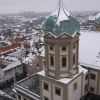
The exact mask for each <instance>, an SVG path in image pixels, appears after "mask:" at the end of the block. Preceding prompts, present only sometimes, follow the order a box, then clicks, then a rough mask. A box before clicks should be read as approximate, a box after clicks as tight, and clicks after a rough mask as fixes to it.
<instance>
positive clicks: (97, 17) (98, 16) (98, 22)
mask: <svg viewBox="0 0 100 100" xmlns="http://www.w3.org/2000/svg"><path fill="white" fill-rule="evenodd" d="M95 22H96V24H100V13H98V14H97V15H96V19H95Z"/></svg>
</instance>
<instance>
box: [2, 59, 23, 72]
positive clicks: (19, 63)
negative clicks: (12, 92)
mask: <svg viewBox="0 0 100 100" xmlns="http://www.w3.org/2000/svg"><path fill="white" fill-rule="evenodd" d="M21 64H22V63H21V61H19V60H18V61H16V62H12V63H11V64H9V65H8V66H7V67H5V68H4V69H2V70H3V71H6V70H10V69H12V68H15V67H17V66H19V65H21Z"/></svg>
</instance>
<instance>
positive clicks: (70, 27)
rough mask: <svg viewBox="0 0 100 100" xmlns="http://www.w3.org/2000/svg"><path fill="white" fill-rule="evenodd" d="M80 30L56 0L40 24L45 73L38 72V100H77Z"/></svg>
mask: <svg viewBox="0 0 100 100" xmlns="http://www.w3.org/2000/svg"><path fill="white" fill-rule="evenodd" d="M79 31H80V25H79V22H78V21H77V20H76V19H75V18H74V17H73V16H72V15H71V14H70V13H69V12H68V11H67V10H66V8H65V7H64V5H63V2H62V1H61V0H59V3H58V5H57V7H56V9H55V11H54V12H53V13H51V14H50V15H49V16H48V17H47V18H46V20H45V22H44V25H43V32H44V43H45V64H46V65H45V67H46V70H45V71H41V72H39V73H38V74H39V79H40V96H41V100H79V99H80V97H81V96H82V70H80V68H79V62H78V54H79ZM71 95H72V96H71Z"/></svg>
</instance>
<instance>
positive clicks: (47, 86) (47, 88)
mask: <svg viewBox="0 0 100 100" xmlns="http://www.w3.org/2000/svg"><path fill="white" fill-rule="evenodd" d="M43 86H44V89H45V90H47V91H48V90H49V84H48V83H46V82H44V83H43Z"/></svg>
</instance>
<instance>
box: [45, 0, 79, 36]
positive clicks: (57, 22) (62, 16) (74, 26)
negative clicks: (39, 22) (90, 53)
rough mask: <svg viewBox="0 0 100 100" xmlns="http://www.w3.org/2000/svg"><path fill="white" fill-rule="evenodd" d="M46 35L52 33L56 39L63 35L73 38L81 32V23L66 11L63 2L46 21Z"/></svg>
mask: <svg viewBox="0 0 100 100" xmlns="http://www.w3.org/2000/svg"><path fill="white" fill-rule="evenodd" d="M43 31H44V35H46V34H48V33H50V34H52V35H53V36H55V37H58V36H60V35H62V34H66V35H69V36H73V35H74V34H75V33H78V32H79V31H80V24H79V22H78V21H77V20H76V19H75V18H74V17H73V16H72V15H71V14H70V13H69V12H68V11H67V10H66V8H65V7H64V5H63V2H62V1H61V0H59V3H58V5H57V7H56V9H55V11H54V12H53V13H51V14H50V15H49V16H48V17H47V18H46V20H45V22H44V25H43Z"/></svg>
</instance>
